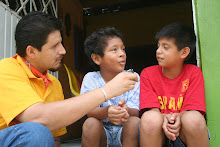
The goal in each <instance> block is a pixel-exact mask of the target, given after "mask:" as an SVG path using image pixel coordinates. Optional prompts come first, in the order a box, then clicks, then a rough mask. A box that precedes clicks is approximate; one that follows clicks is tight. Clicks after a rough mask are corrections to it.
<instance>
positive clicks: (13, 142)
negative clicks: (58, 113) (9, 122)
mask: <svg viewBox="0 0 220 147" xmlns="http://www.w3.org/2000/svg"><path fill="white" fill-rule="evenodd" d="M8 146H23V147H32V146H45V147H54V146H55V143H54V139H53V135H52V133H51V131H50V130H49V129H48V128H47V127H45V126H43V125H41V124H38V123H33V122H27V123H20V124H17V125H14V126H11V127H8V128H6V129H3V130H0V147H8Z"/></svg>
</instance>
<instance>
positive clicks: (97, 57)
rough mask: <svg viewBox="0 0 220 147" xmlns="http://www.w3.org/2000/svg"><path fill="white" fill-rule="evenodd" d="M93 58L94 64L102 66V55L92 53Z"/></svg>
mask: <svg viewBox="0 0 220 147" xmlns="http://www.w3.org/2000/svg"><path fill="white" fill-rule="evenodd" d="M91 58H92V60H93V62H94V63H95V64H97V65H100V64H101V60H102V58H101V56H100V55H97V54H94V53H92V54H91Z"/></svg>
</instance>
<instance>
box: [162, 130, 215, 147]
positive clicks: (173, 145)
mask: <svg viewBox="0 0 220 147" xmlns="http://www.w3.org/2000/svg"><path fill="white" fill-rule="evenodd" d="M207 129H208V128H207ZM208 137H209V141H210V140H211V137H210V133H209V129H208ZM166 146H167V147H186V145H185V144H184V143H183V142H182V141H181V139H180V138H179V137H177V138H176V140H175V141H172V140H170V139H168V138H167V137H166Z"/></svg>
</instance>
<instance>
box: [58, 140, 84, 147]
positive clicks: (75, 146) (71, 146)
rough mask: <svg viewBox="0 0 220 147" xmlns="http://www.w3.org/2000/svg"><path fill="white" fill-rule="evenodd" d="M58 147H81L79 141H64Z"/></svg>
mask: <svg viewBox="0 0 220 147" xmlns="http://www.w3.org/2000/svg"><path fill="white" fill-rule="evenodd" d="M60 147H81V139H74V140H70V141H64V142H62V143H61V145H60Z"/></svg>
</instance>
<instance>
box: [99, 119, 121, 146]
mask: <svg viewBox="0 0 220 147" xmlns="http://www.w3.org/2000/svg"><path fill="white" fill-rule="evenodd" d="M103 126H104V129H105V133H106V136H107V147H122V143H121V133H122V128H123V125H114V124H112V123H111V122H103Z"/></svg>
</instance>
